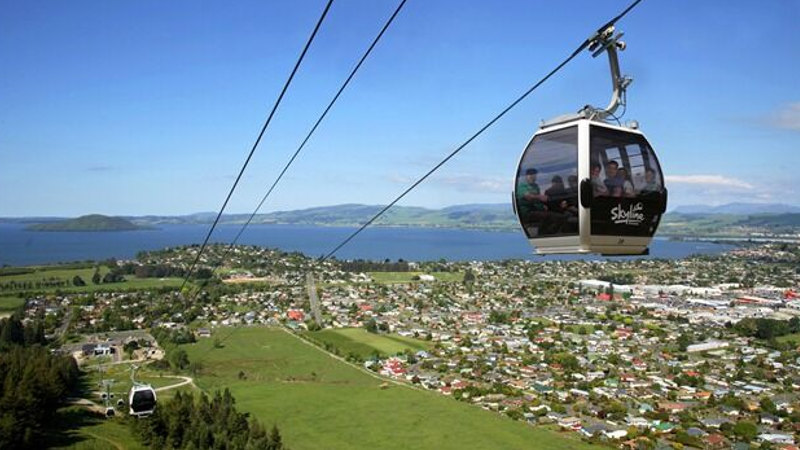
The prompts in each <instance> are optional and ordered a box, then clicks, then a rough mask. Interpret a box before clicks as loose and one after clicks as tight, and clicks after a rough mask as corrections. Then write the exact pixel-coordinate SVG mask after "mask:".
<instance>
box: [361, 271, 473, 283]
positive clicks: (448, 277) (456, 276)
mask: <svg viewBox="0 0 800 450" xmlns="http://www.w3.org/2000/svg"><path fill="white" fill-rule="evenodd" d="M423 273H425V274H427V275H431V276H433V277H434V278H436V280H437V281H458V282H461V281H463V280H464V274H463V273H462V272H431V273H427V272H368V273H367V274H368V275H369V276H370V277H371V278H372V279H373V280H375V281H376V282H378V283H387V284H392V283H413V282H417V283H418V282H419V280H414V279H413V278H414V277H415V276H419V275H421V274H423Z"/></svg>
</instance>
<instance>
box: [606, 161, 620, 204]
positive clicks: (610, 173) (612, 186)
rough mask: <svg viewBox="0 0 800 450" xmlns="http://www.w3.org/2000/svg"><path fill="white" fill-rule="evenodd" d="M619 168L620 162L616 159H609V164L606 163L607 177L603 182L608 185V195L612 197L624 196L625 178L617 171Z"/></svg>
mask: <svg viewBox="0 0 800 450" xmlns="http://www.w3.org/2000/svg"><path fill="white" fill-rule="evenodd" d="M618 169H619V163H618V162H616V161H609V162H608V164H606V179H605V180H604V181H603V184H605V185H606V189H607V190H608V195H610V196H611V197H622V184H623V180H622V178H620V177H619V174H618V173H617V172H618Z"/></svg>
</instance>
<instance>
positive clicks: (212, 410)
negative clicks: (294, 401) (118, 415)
mask: <svg viewBox="0 0 800 450" xmlns="http://www.w3.org/2000/svg"><path fill="white" fill-rule="evenodd" d="M235 403H236V401H235V400H234V398H233V396H232V395H231V393H230V391H228V389H225V391H224V392H222V393H220V392H219V391H216V392H215V393H214V396H213V397H212V398H211V399H210V400H209V398H208V397H207V396H206V395H205V394H200V396H199V398H195V396H194V394H192V393H181V392H178V393H177V394H175V397H173V398H172V399H170V400H168V401H166V402H163V403H159V405H158V408H156V410H155V412H154V413H153V415H152V416H150V417H148V418H147V419H145V420H135V421H132V422H131V423H132V425H131V426H132V428H133V431H134V434H135V435H136V436H137V437H138V439H139V440H140V442H141V443H142V444H143V445H145V446H148V447H151V448H154V449H162V448H170V449H188V448H193V449H194V448H224V449H231V450H234V449H265V450H282V449H283V448H284V447H283V440H282V438H281V434H280V431H279V430H278V427H277V426H273V427H272V429H271V430H270V431H269V432H267V431H266V429H265V428H264V427H263V426H262V425H261V424H260V423H259V422H258V421H257V420H255V419H251V418H250V417H249V415H248V414H247V413H242V412H239V411H237V410H236V406H235Z"/></svg>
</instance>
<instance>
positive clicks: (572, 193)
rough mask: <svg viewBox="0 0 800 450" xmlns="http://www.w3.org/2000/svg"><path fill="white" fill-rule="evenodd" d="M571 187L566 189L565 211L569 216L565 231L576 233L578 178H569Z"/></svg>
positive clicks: (573, 176) (574, 176) (571, 176)
mask: <svg viewBox="0 0 800 450" xmlns="http://www.w3.org/2000/svg"><path fill="white" fill-rule="evenodd" d="M567 182H568V184H569V186H568V187H567V189H566V202H567V205H566V208H564V211H565V213H566V216H567V222H566V224H565V225H564V231H567V232H575V231H578V176H577V175H570V176H569V177H567Z"/></svg>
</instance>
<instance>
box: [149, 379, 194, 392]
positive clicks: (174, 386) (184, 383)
mask: <svg viewBox="0 0 800 450" xmlns="http://www.w3.org/2000/svg"><path fill="white" fill-rule="evenodd" d="M164 377H169V378H180V379H181V380H182V381H180V382H178V383H175V384H170V385H169V386H161V387H159V388H156V392H162V391H168V390H170V389H175V388H179V387H181V386H186V385H187V384H191V385H192V387H197V386H195V384H194V380H193V379H192V377H184V376H181V375H164ZM198 389H199V388H198Z"/></svg>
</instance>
